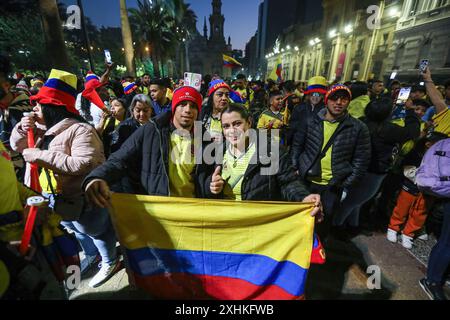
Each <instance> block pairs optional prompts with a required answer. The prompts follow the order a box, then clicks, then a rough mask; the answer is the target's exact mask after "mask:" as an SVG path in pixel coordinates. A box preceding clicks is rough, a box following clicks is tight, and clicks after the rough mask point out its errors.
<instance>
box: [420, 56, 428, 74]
mask: <svg viewBox="0 0 450 320" xmlns="http://www.w3.org/2000/svg"><path fill="white" fill-rule="evenodd" d="M428 63H429V61H428V60H427V59H422V60H421V61H420V66H419V70H420V72H422V73H424V72H425V71H426V70H427V68H428Z"/></svg>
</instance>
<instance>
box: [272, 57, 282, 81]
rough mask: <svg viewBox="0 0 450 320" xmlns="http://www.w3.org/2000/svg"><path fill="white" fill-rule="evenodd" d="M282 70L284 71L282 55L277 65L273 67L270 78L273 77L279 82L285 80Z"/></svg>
mask: <svg viewBox="0 0 450 320" xmlns="http://www.w3.org/2000/svg"><path fill="white" fill-rule="evenodd" d="M282 71H283V62H282V60H281V56H279V57H278V60H277V62H276V63H275V67H274V68H273V69H272V72H271V73H270V75H269V79H272V80H274V81H277V82H281V81H283V77H282V76H281V73H282Z"/></svg>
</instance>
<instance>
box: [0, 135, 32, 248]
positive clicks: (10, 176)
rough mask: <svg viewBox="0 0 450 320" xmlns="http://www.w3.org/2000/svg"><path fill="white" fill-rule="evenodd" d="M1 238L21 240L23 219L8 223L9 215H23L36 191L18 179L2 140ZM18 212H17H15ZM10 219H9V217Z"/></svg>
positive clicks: (0, 164)
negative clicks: (24, 207)
mask: <svg viewBox="0 0 450 320" xmlns="http://www.w3.org/2000/svg"><path fill="white" fill-rule="evenodd" d="M0 181H1V183H0V240H1V241H15V240H20V238H21V237H22V232H23V223H22V221H16V222H11V223H9V222H8V223H6V222H5V221H6V220H7V219H6V217H7V215H9V216H16V215H17V212H18V213H19V214H20V215H22V211H23V204H24V203H25V202H26V199H27V198H28V197H32V196H35V195H36V193H35V192H34V191H33V190H31V189H28V188H27V187H25V186H24V185H23V184H21V183H20V182H19V181H17V178H16V174H15V171H14V166H13V163H12V162H11V159H10V157H9V153H8V151H7V150H6V148H5V146H4V145H3V144H2V143H1V142H0ZM14 212H16V213H14ZM2 218H4V219H3V220H4V221H3V222H2ZM8 220H9V219H8Z"/></svg>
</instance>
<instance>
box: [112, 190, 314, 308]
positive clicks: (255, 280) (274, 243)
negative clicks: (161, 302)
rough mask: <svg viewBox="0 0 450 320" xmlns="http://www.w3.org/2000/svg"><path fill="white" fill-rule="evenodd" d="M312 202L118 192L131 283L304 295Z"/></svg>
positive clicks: (237, 296) (189, 291)
mask: <svg viewBox="0 0 450 320" xmlns="http://www.w3.org/2000/svg"><path fill="white" fill-rule="evenodd" d="M312 209H313V206H312V204H309V203H292V202H290V203H289V202H260V201H258V202H254V201H245V202H237V201H228V200H206V199H185V198H169V197H155V196H141V195H127V194H113V196H112V209H111V216H112V219H113V223H114V226H115V228H116V231H117V234H118V236H119V240H120V243H121V245H122V246H123V247H124V249H125V253H126V262H127V269H128V274H129V275H130V283H134V284H135V285H137V286H138V287H140V288H143V289H145V290H146V291H147V292H149V293H150V294H151V295H152V296H153V297H155V298H159V299H227V300H243V299H246V300H247V299H260V300H269V299H271V300H284V299H289V300H292V299H304V289H305V282H306V275H307V272H308V269H309V265H310V260H311V252H312V248H313V228H314V218H313V217H311V216H310V212H311V210H312Z"/></svg>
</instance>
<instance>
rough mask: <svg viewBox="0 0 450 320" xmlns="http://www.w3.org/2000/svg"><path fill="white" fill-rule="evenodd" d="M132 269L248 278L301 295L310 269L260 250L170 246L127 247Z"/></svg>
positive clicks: (263, 284) (146, 274)
mask: <svg viewBox="0 0 450 320" xmlns="http://www.w3.org/2000/svg"><path fill="white" fill-rule="evenodd" d="M127 256H128V259H129V263H130V267H131V269H132V270H133V271H134V272H136V273H138V274H139V275H141V276H151V275H158V274H164V273H188V274H193V275H209V276H220V277H230V278H237V279H242V280H246V281H248V282H250V283H253V284H255V285H259V286H266V285H276V286H278V287H280V288H282V289H283V290H285V291H286V292H288V293H290V294H292V295H295V296H300V295H302V294H303V293H304V286H305V282H306V275H307V272H308V270H307V269H303V268H302V267H300V266H299V265H297V264H295V263H293V262H290V261H282V262H278V261H276V260H274V259H272V258H269V257H266V256H263V255H257V254H239V253H228V252H211V251H190V250H168V249H155V248H141V249H136V250H129V249H127Z"/></svg>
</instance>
